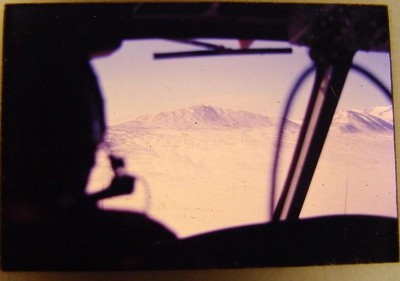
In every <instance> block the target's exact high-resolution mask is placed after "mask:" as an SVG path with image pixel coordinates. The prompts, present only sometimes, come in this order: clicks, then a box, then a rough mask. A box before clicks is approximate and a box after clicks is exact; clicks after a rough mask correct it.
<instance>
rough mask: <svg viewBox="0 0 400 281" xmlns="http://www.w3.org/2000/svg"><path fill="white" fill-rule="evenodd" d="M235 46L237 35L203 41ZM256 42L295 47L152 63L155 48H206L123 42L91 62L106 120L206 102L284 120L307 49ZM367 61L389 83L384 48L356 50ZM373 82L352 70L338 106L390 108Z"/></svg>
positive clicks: (306, 87) (306, 90) (357, 59)
mask: <svg viewBox="0 0 400 281" xmlns="http://www.w3.org/2000/svg"><path fill="white" fill-rule="evenodd" d="M202 41H207V42H213V43H216V44H219V45H224V46H227V47H232V48H238V47H239V43H238V41H237V40H202ZM251 47H254V48H262V47H266V48H268V47H292V48H293V53H292V54H280V55H246V56H221V57H198V58H181V59H167V60H154V59H153V54H154V53H157V52H175V51H189V50H201V48H199V47H194V46H190V45H185V44H180V43H175V42H170V41H166V40H158V39H153V40H135V41H133V40H132V41H125V42H123V45H122V47H121V48H120V49H118V50H117V51H116V52H114V53H113V54H112V55H110V56H107V57H103V58H98V59H95V60H93V61H92V65H93V67H94V69H95V72H96V74H97V76H98V78H99V83H100V87H101V89H102V92H103V97H104V99H105V102H106V115H107V121H108V123H109V124H115V123H118V122H122V121H125V120H129V119H132V118H134V117H135V116H139V115H143V114H149V113H158V112H162V111H169V110H175V109H178V108H182V107H189V106H193V105H198V104H206V105H212V106H218V107H223V108H229V109H234V110H239V109H240V110H248V111H251V112H255V113H260V114H264V115H267V116H271V117H279V116H280V114H281V112H282V109H283V105H284V102H285V101H286V96H287V94H288V93H289V91H290V89H291V87H292V85H293V84H294V82H295V81H296V79H297V77H298V76H299V75H300V73H301V72H302V71H303V70H304V69H305V68H306V67H308V66H309V65H310V64H311V61H310V59H309V57H308V49H307V48H305V47H297V46H289V44H288V43H286V42H267V41H261V42H254V43H253V45H252V46H251ZM354 62H356V63H358V64H360V65H363V66H364V67H366V68H367V69H369V70H370V71H371V72H373V73H374V74H375V75H376V76H378V77H379V78H380V79H381V80H382V81H383V82H384V84H385V85H386V86H387V87H388V88H389V87H390V57H389V54H387V53H375V52H369V53H366V52H359V53H357V55H356V57H355V58H354ZM312 80H313V79H312V77H310V78H309V79H308V81H307V83H305V85H304V87H302V91H301V94H300V95H299V97H298V98H297V99H296V101H297V102H296V106H298V107H297V108H298V109H299V108H300V109H301V110H295V111H294V113H293V115H292V116H291V118H292V119H299V118H301V117H302V114H303V113H301V112H303V111H304V107H305V105H306V100H307V97H308V95H309V92H310V89H311V85H312ZM387 104H389V102H388V101H387V99H385V98H384V97H383V95H382V94H381V92H379V91H378V90H377V89H376V88H375V86H373V85H372V84H371V83H370V82H369V81H367V80H366V79H364V78H362V77H360V76H359V75H358V74H354V73H351V74H350V77H349V79H348V81H347V83H346V85H345V91H344V92H343V100H342V102H341V104H340V105H339V109H340V110H344V109H360V108H365V107H371V106H377V105H387Z"/></svg>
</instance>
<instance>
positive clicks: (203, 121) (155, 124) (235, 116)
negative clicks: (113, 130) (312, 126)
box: [119, 105, 298, 129]
mask: <svg viewBox="0 0 400 281" xmlns="http://www.w3.org/2000/svg"><path fill="white" fill-rule="evenodd" d="M276 126H277V122H276V121H273V120H271V119H270V118H269V117H267V116H264V115H261V114H256V113H251V112H248V111H243V110H240V111H234V110H230V109H223V108H219V107H213V106H208V105H196V106H192V107H189V108H182V109H178V110H175V111H168V112H161V113H158V114H155V115H144V116H140V117H137V118H136V119H134V120H131V121H127V122H124V123H122V124H120V125H119V127H125V128H127V127H130V128H153V129H155V128H168V129H223V128H225V129H235V128H259V127H276ZM288 126H289V127H298V125H296V124H295V123H293V122H290V121H289V125H288Z"/></svg>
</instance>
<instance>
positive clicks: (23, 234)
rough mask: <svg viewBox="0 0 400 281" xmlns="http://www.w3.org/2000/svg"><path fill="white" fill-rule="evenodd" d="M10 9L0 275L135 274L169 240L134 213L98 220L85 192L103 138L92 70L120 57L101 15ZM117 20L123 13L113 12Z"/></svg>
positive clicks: (51, 8) (114, 32) (101, 214)
mask: <svg viewBox="0 0 400 281" xmlns="http://www.w3.org/2000/svg"><path fill="white" fill-rule="evenodd" d="M74 6H75V5H70V6H64V5H43V6H42V5H38V6H36V5H21V6H19V5H17V6H7V8H6V14H5V37H4V42H5V47H4V84H3V116H2V120H3V124H2V126H3V129H2V145H3V147H2V154H3V163H2V168H3V172H2V176H3V183H2V208H3V209H2V214H3V217H2V223H3V231H2V243H3V245H2V246H3V247H2V262H3V267H4V268H5V269H11V270H13V269H15V270H24V269H26V270H29V269H31V270H32V269H33V270H38V269H44V270H68V269H123V268H131V267H134V265H135V264H136V263H137V262H138V261H140V260H141V258H142V257H143V256H144V255H145V254H146V253H147V251H149V250H151V249H152V248H153V247H156V246H157V245H158V244H160V243H161V244H162V243H164V242H167V241H173V240H174V239H175V235H174V234H173V233H172V232H171V231H169V230H168V229H167V228H165V227H164V226H162V225H161V224H159V223H157V222H155V221H153V220H151V219H149V218H147V217H145V216H143V215H140V214H134V213H123V212H115V211H102V210H99V209H98V208H97V207H96V204H95V201H96V200H91V199H90V198H88V196H87V195H86V193H85V187H86V183H87V179H88V175H89V173H90V170H91V169H92V167H93V165H94V156H95V152H96V149H97V146H98V145H99V144H100V143H101V142H102V140H103V136H104V133H105V128H106V126H105V123H104V115H103V102H102V98H101V94H100V91H99V88H98V85H97V81H96V77H95V75H94V74H93V71H92V69H91V67H90V64H89V58H90V56H91V55H92V54H95V53H101V52H103V51H112V50H115V49H116V48H118V46H119V44H120V42H119V39H118V29H117V28H116V27H115V26H113V25H112V23H111V21H110V20H109V19H108V18H107V15H111V14H112V13H113V12H115V11H114V10H113V9H112V8H111V7H103V8H102V9H98V10H96V9H93V7H92V8H88V7H87V6H83V5H82V6H80V7H74ZM118 13H120V14H121V15H123V13H122V11H118Z"/></svg>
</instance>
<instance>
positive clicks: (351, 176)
mask: <svg viewBox="0 0 400 281" xmlns="http://www.w3.org/2000/svg"><path fill="white" fill-rule="evenodd" d="M354 63H355V64H357V65H359V66H362V67H364V68H366V69H367V70H368V71H372V74H373V75H375V76H376V77H377V78H378V79H379V80H380V81H382V82H383V84H384V85H385V86H386V87H387V88H388V89H389V90H390V85H391V81H390V57H389V54H387V53H375V54H371V53H366V52H358V53H357V54H356V56H355V58H354ZM394 148H395V147H394V127H393V107H392V103H391V101H390V100H389V99H388V98H386V97H385V95H384V94H383V92H382V91H380V90H379V88H378V87H376V85H375V84H373V83H372V82H371V81H370V80H368V79H366V78H365V76H361V75H360V74H359V73H357V72H356V71H354V70H353V71H351V72H350V74H349V76H348V78H347V82H346V84H345V87H344V90H343V94H342V97H341V100H340V102H339V105H338V108H337V110H336V114H335V116H334V119H333V123H332V125H331V128H330V131H329V134H328V137H327V140H326V142H325V145H324V149H323V152H322V154H321V157H320V160H319V162H318V166H317V169H316V172H315V174H314V177H313V181H312V183H311V185H310V189H309V192H308V194H307V198H306V201H305V204H304V207H303V209H302V213H301V217H303V218H305V217H313V216H321V215H332V214H368V215H379V216H389V217H397V205H396V198H397V197H396V171H395V151H394ZM328 198H329V201H328V204H327V203H326V201H327V200H328Z"/></svg>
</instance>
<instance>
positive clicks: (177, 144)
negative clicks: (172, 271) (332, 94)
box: [87, 39, 396, 237]
mask: <svg viewBox="0 0 400 281" xmlns="http://www.w3.org/2000/svg"><path fill="white" fill-rule="evenodd" d="M201 41H202V42H206V43H209V44H214V45H218V46H224V47H228V48H236V49H238V48H240V47H241V46H242V47H243V45H241V44H240V42H239V41H238V40H204V39H203V40H201ZM241 43H242V44H243V42H241ZM246 44H251V46H252V47H258V48H268V47H278V48H288V47H290V48H292V49H293V52H292V53H291V54H274V55H271V54H268V55H237V56H218V57H211V56H210V57H202V58H196V57H191V58H180V57H178V58H174V59H164V60H162V59H160V60H155V59H154V58H153V55H154V54H158V53H169V52H180V51H185V52H186V51H191V50H198V48H197V47H196V46H189V45H187V44H182V43H180V42H176V41H171V40H161V39H154V40H140V41H139V40H138V41H125V42H124V43H123V45H122V47H121V49H120V50H119V51H118V52H116V53H114V54H113V55H111V56H109V57H104V58H100V59H94V60H92V65H93V66H94V68H95V70H96V73H97V75H98V78H99V82H100V85H101V87H102V92H103V95H104V98H105V101H106V113H107V120H108V124H109V129H108V134H107V137H106V139H105V142H104V145H103V146H102V149H101V150H100V151H99V153H98V160H97V167H96V169H95V170H94V171H93V172H92V176H91V180H90V183H89V185H88V189H87V192H88V193H92V192H95V191H97V190H99V189H101V188H104V187H105V186H107V185H108V184H109V181H110V180H111V178H112V171H111V168H110V167H109V163H108V160H107V157H106V154H107V153H110V152H112V153H114V154H116V155H118V156H120V157H123V158H125V161H126V163H127V167H126V169H127V172H128V173H130V174H133V175H135V176H136V177H137V182H136V190H135V192H134V193H133V194H132V195H127V196H120V197H115V198H112V199H108V200H103V201H101V202H100V203H99V204H100V206H101V207H102V208H105V209H123V210H133V211H140V212H145V213H146V214H147V215H149V216H150V217H153V218H155V219H156V220H159V221H162V222H163V223H164V224H166V225H168V226H169V227H170V228H171V229H173V230H174V231H176V233H177V235H178V236H180V237H187V236H191V235H195V234H199V233H204V232H208V231H212V230H219V229H223V228H227V227H232V226H239V225H248V224H253V223H263V222H266V221H268V220H270V217H271V214H270V209H269V202H270V196H271V187H270V177H271V170H272V165H273V154H274V151H275V146H276V138H277V133H278V127H279V122H280V118H281V114H282V111H283V108H284V105H285V102H286V99H287V94H288V92H289V91H290V87H291V86H292V85H293V83H294V82H295V80H296V79H297V76H298V75H299V73H301V72H302V71H303V70H304V69H305V68H307V67H308V66H309V65H311V60H310V59H309V56H308V49H307V48H304V47H293V46H288V44H287V43H280V42H268V41H255V42H247V43H246ZM367 55H368V56H367ZM367 55H365V54H363V55H361V56H359V59H360V60H361V61H363V62H365V63H366V64H367V66H368V65H375V66H376V63H377V62H378V63H380V64H384V66H382V67H383V68H384V69H385V72H384V73H386V74H387V76H385V77H384V79H388V77H390V76H389V68H390V66H389V65H388V56H387V55H381V54H379V55H374V54H367ZM369 56H372V57H373V58H374V59H373V60H372V61H370V60H368V59H367V57H369ZM385 67H386V68H385ZM386 82H387V80H386ZM389 82H390V81H389ZM389 84H390V83H389ZM311 87H312V77H310V79H308V80H306V83H305V85H303V86H302V87H301V91H300V93H299V95H298V97H296V101H295V103H294V108H293V110H292V114H291V115H290V116H289V120H287V122H286V127H285V131H284V138H283V143H282V148H283V149H282V154H281V155H280V165H279V170H278V187H281V186H282V185H283V183H284V180H285V176H286V174H287V171H288V167H289V164H290V161H291V157H292V154H293V150H294V147H295V144H296V140H297V137H298V134H299V131H300V127H301V124H302V118H303V116H304V112H305V109H306V106H307V101H308V98H309V92H310V90H311ZM371 91H372V92H373V93H370V92H371ZM376 92H377V90H375V89H372V88H371V87H369V86H368V82H366V80H365V79H363V78H362V79H361V80H360V78H354V79H353V78H352V79H350V80H349V81H348V82H347V83H346V88H345V92H344V93H343V99H344V100H343V101H342V103H341V104H340V105H339V107H340V110H341V111H343V112H344V113H339V112H338V115H337V116H336V117H335V122H334V124H333V128H332V130H331V131H332V132H331V133H330V137H329V138H328V143H327V144H326V146H327V148H326V149H325V150H324V153H323V155H322V156H321V163H320V164H319V166H318V168H317V171H316V173H315V177H316V179H315V180H314V181H313V183H312V187H311V189H310V194H309V196H308V197H307V201H306V203H305V207H304V208H303V212H302V216H303V217H308V216H320V215H325V214H332V213H334V214H336V213H358V212H360V213H362V212H364V211H365V213H367V214H370V213H373V214H379V215H387V216H395V215H396V214H395V210H396V205H395V178H394V151H393V120H391V121H390V120H386V119H384V118H383V117H381V116H380V115H379V114H385V118H386V117H387V116H391V115H390V114H391V106H390V105H389V104H388V102H387V101H386V100H384V99H381V98H380V94H379V93H376ZM347 95H351V96H352V97H349V98H346V96H347ZM364 95H365V96H367V95H372V96H374V97H373V98H364ZM380 109H382V110H380ZM363 110H367V111H368V112H367V111H363ZM385 110H387V111H385ZM384 111H385V112H386V113H384ZM389 111H390V112H389ZM349 112H355V113H354V114H353V113H349ZM387 112H389V113H387ZM375 113H376V114H378V115H379V116H377V115H376V114H375ZM361 114H363V115H361ZM364 114H365V115H364ZM372 114H375V115H372ZM341 116H344V117H343V118H342V117H341ZM371 116H373V117H371ZM345 117H346V118H347V119H346V118H345ZM352 118H353V119H354V118H355V119H354V120H356V121H357V122H361V121H363V120H367V119H368V118H371V119H372V120H373V121H374V122H375V123H379V124H380V125H382V126H383V127H385V126H386V127H385V129H384V131H382V132H381V131H379V132H375V131H373V130H367V129H368V128H369V127H368V126H370V125H371V124H366V125H365V126H366V127H368V128H366V129H365V132H364V127H362V129H363V130H362V131H361V132H358V131H355V130H356V129H358V126H359V125H360V124H359V123H357V124H356V125H355V124H354V120H353V119H352ZM377 118H380V119H379V120H378V119H377ZM360 120H361V121H360ZM381 120H382V121H381ZM341 122H344V123H341ZM346 122H353V123H346ZM384 122H387V123H384ZM375 123H374V124H375ZM360 126H361V125H360ZM363 126H364V125H363ZM353 129H354V130H353ZM333 132H337V134H336V135H333V134H334V133H333ZM375 133H376V134H375ZM342 135H343V136H345V137H342ZM329 147H331V148H329ZM365 151H368V153H365ZM346 152H350V154H346ZM329 153H330V155H328V156H327V154H329ZM349 167H351V168H349ZM361 167H362V169H361ZM371 169H373V170H374V171H376V174H377V175H373V174H372V173H368V172H366V171H368V170H371ZM364 176H367V178H363V177H364ZM380 177H382V178H384V180H380ZM378 185H379V186H378ZM381 185H382V186H385V188H387V189H385V190H382V189H379V188H380V186H381ZM321 186H322V188H321ZM371 190H374V191H373V193H370V192H371ZM378 190H379V191H378ZM277 191H278V192H277V194H278V195H279V192H280V189H279V188H278V190H277ZM367 192H368V200H367V199H366V200H359V199H360V198H361V197H363V196H364V195H365V194H366V193H367ZM333 194H334V195H335V196H333ZM375 196H377V197H375ZM379 197H380V198H379ZM375 198H377V199H376V200H375ZM383 198H384V199H383ZM372 199H374V204H376V208H370V203H369V202H370V201H369V200H372ZM388 202H390V207H388V206H387V203H388ZM360 204H365V205H363V206H365V207H359V205H360Z"/></svg>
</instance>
